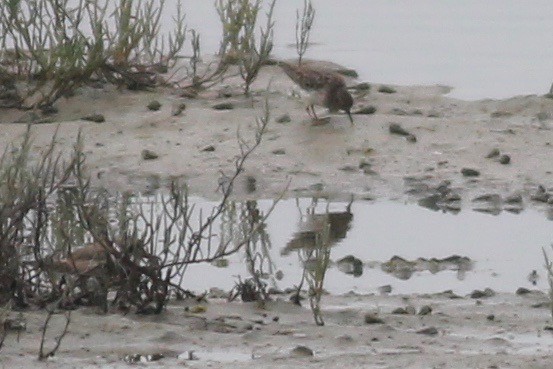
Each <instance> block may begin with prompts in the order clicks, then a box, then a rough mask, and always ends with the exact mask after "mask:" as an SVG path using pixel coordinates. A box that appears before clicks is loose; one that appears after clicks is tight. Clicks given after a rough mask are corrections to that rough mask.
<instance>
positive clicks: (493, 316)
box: [486, 314, 495, 322]
mask: <svg viewBox="0 0 553 369" xmlns="http://www.w3.org/2000/svg"><path fill="white" fill-rule="evenodd" d="M486 319H487V320H489V321H490V322H493V321H494V320H495V315H493V314H490V315H488V316H487V317H486Z"/></svg>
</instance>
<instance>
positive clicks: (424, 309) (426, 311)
mask: <svg viewBox="0 0 553 369" xmlns="http://www.w3.org/2000/svg"><path fill="white" fill-rule="evenodd" d="M430 313H432V308H431V307H430V306H428V305H424V306H422V307H421V308H420V309H419V315H428V314H430Z"/></svg>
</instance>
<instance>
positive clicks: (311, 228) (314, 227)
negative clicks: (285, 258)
mask: <svg viewBox="0 0 553 369" xmlns="http://www.w3.org/2000/svg"><path fill="white" fill-rule="evenodd" d="M352 203H353V197H352V199H351V200H350V202H349V203H348V205H347V206H346V209H345V211H340V212H338V211H329V210H328V206H329V204H328V203H327V208H326V211H325V212H324V213H316V212H315V208H316V207H317V199H316V198H314V199H313V200H312V201H311V204H310V205H309V206H308V207H307V209H306V212H305V214H303V213H302V210H301V208H300V206H299V201H298V209H299V211H300V222H299V224H298V228H299V230H298V231H297V232H295V233H294V235H293V236H292V239H291V240H290V241H288V243H287V244H286V246H285V247H284V248H283V249H282V251H281V255H289V254H290V252H292V251H297V250H300V249H314V248H316V247H317V245H318V244H319V243H318V240H319V239H320V238H321V236H322V234H323V233H324V232H325V230H326V229H328V240H327V241H328V246H334V245H335V244H336V243H337V242H338V241H340V240H343V239H344V238H346V235H347V232H348V231H349V230H350V228H351V222H352V220H353V213H352V212H351V205H352Z"/></svg>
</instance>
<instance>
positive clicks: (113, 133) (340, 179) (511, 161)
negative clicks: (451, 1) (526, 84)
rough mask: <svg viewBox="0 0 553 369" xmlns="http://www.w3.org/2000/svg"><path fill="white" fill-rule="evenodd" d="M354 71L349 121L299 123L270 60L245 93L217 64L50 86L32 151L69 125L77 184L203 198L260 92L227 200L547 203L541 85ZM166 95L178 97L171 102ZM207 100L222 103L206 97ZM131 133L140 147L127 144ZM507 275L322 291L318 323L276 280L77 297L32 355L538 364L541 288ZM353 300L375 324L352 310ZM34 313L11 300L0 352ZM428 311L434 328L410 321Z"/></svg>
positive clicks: (300, 112)
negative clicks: (493, 96)
mask: <svg viewBox="0 0 553 369" xmlns="http://www.w3.org/2000/svg"><path fill="white" fill-rule="evenodd" d="M358 82H359V81H354V80H350V81H349V84H350V85H351V86H352V87H355V86H358ZM267 86H270V87H269V90H268V91H267ZM370 87H371V88H370V90H369V91H367V90H364V89H360V88H359V89H357V90H355V89H353V90H352V91H353V92H354V97H355V108H354V111H356V112H358V113H363V112H364V114H356V115H354V120H355V124H354V125H353V126H351V125H350V123H349V120H348V118H347V116H345V115H333V116H330V119H329V121H328V123H327V124H325V125H322V126H312V125H311V122H310V121H309V119H308V117H307V115H306V114H305V111H304V109H303V105H302V103H301V102H300V100H299V99H298V98H297V97H296V94H297V91H295V87H294V85H293V83H292V82H291V81H290V80H288V78H287V77H286V76H285V75H284V73H282V72H281V71H280V70H279V69H278V68H277V67H273V66H270V67H267V68H265V69H264V70H263V71H262V73H261V75H260V77H259V78H258V80H257V81H256V82H255V83H254V85H253V94H252V96H251V97H244V96H243V95H241V90H240V88H239V80H238V79H233V78H230V79H227V80H225V83H224V85H219V86H216V87H214V88H213V89H210V90H207V91H205V92H203V93H201V94H200V96H199V97H198V98H195V99H191V98H183V97H180V96H178V94H175V93H174V91H168V90H160V91H157V92H149V93H147V92H141V93H136V92H128V91H119V90H117V89H115V88H113V87H110V86H101V87H100V88H90V87H87V88H83V89H81V90H79V91H78V93H77V95H76V96H75V97H73V98H71V99H70V100H60V101H59V102H58V103H57V104H56V107H57V108H58V110H59V111H58V112H57V113H56V114H54V115H50V116H47V117H41V119H42V118H44V121H43V122H42V123H40V124H33V125H32V126H31V132H32V135H33V138H34V142H33V152H34V154H38V153H39V152H40V151H41V150H44V149H45V148H46V147H47V145H48V144H49V142H50V140H51V137H52V135H53V134H54V132H56V130H57V137H58V140H57V141H58V144H59V147H60V148H61V149H63V150H65V151H66V152H68V151H70V150H71V148H72V147H73V145H74V143H75V139H76V137H77V134H78V132H79V131H81V132H82V135H83V138H84V152H85V153H86V155H87V166H88V170H89V171H90V173H91V176H92V181H93V184H94V185H97V186H102V187H105V188H107V189H109V190H111V191H128V190H130V191H134V192H146V193H149V192H153V191H164V189H165V188H166V186H167V185H168V183H169V182H170V181H171V180H172V179H179V180H181V181H183V182H186V183H187V185H188V186H189V189H190V194H192V195H194V196H200V197H203V198H205V199H210V200H215V199H217V198H218V196H219V193H218V192H217V187H218V183H219V182H218V181H219V178H220V176H221V171H222V172H224V173H229V174H230V173H231V172H232V170H233V168H234V159H235V157H236V155H237V154H238V153H239V148H238V141H237V132H239V134H240V135H241V137H243V138H245V139H246V140H251V139H252V137H253V135H254V132H255V118H256V117H259V116H261V115H262V114H263V112H262V111H263V106H264V104H265V99H266V98H267V99H268V101H269V105H270V107H271V121H270V124H269V126H268V131H267V132H266V133H265V135H264V137H263V142H262V143H261V145H260V146H259V148H258V149H257V150H256V151H255V152H254V154H253V155H252V156H251V157H250V158H249V159H248V161H247V162H246V166H245V171H244V173H243V174H242V175H241V176H240V177H239V178H238V182H237V183H236V185H235V187H234V192H233V196H234V197H235V198H236V199H269V198H276V197H278V196H280V195H282V194H283V193H284V197H285V198H294V197H322V198H327V199H329V200H331V201H337V200H343V201H346V200H349V198H350V196H351V194H353V195H354V197H355V199H357V200H372V199H391V200H394V201H407V202H418V203H419V204H420V205H422V206H425V207H428V208H431V209H433V210H441V211H451V212H456V211H459V210H461V209H467V208H472V209H478V210H479V211H484V212H489V213H491V214H495V213H497V212H501V211H504V210H506V211H511V212H515V213H516V212H520V211H522V210H524V209H525V208H527V207H536V208H538V209H540V210H542V211H544V212H545V213H546V214H547V215H548V216H549V217H551V215H550V214H551V213H552V211H551V209H552V204H553V183H552V182H553V178H552V174H553V161H551V160H550V159H551V155H552V154H553V147H552V143H553V134H552V133H551V125H552V123H553V118H552V117H553V100H552V99H550V98H548V97H544V96H535V95H534V96H518V97H513V98H510V99H506V100H481V101H462V100H457V99H452V98H449V97H448V96H447V93H448V92H449V91H450V88H448V87H445V86H384V85H381V84H378V83H374V84H373V83H371V86H370ZM153 100H157V101H159V102H160V103H161V108H160V109H159V110H157V111H151V110H149V109H148V108H147V105H148V104H149V103H150V102H152V101H153ZM182 104H185V105H186V108H185V109H184V110H183V111H182V113H181V114H179V115H175V114H174V113H175V111H174V110H175V108H176V107H178V106H180V105H182ZM221 104H223V106H226V107H227V108H226V109H220V108H221ZM217 106H218V108H216V107H217ZM29 114H30V112H21V111H16V110H4V111H1V112H0V123H1V124H0V149H1V150H6V149H7V148H8V147H9V145H10V144H14V145H15V147H17V140H18V138H20V137H22V136H23V134H24V132H25V130H26V129H27V126H26V124H25V122H28V120H29ZM91 114H102V115H103V116H104V117H105V122H101V123H94V122H90V121H84V120H82V119H81V118H82V117H84V116H87V115H91ZM16 121H19V123H15V122H16ZM145 149H147V150H150V152H151V153H153V154H155V155H153V156H152V157H149V158H145V157H144V155H143V150H145ZM154 156H155V157H154ZM252 183H254V184H255V185H254V186H252ZM517 287H518V286H513V293H500V294H496V295H494V296H489V297H484V298H479V299H473V298H470V297H468V296H461V297H460V298H455V299H454V298H451V296H450V295H446V294H436V295H417V294H410V295H389V296H377V295H356V294H346V295H343V296H331V295H329V296H325V298H324V300H323V304H322V306H323V314H324V316H325V318H326V320H327V325H326V326H325V327H322V328H321V327H316V326H315V325H314V323H313V320H312V316H311V312H310V311H309V309H308V308H307V307H304V308H299V307H297V306H294V305H292V304H291V303H290V302H288V300H287V297H283V296H277V297H275V299H274V301H273V302H270V303H269V304H268V305H267V306H266V307H265V309H260V308H259V307H258V306H256V305H255V304H244V303H239V302H233V303H227V302H226V301H225V300H221V299H216V298H213V299H211V300H210V301H209V302H208V303H206V311H205V312H203V309H201V311H200V310H198V312H197V313H190V310H187V309H186V306H185V305H189V304H191V302H184V303H183V302H179V303H172V304H171V305H170V306H169V307H168V309H167V312H165V313H164V314H161V315H160V316H146V317H142V316H137V315H134V314H130V315H128V316H122V315H121V314H119V313H117V314H115V313H114V314H108V315H106V316H104V317H102V318H101V319H99V318H98V316H97V315H96V313H95V311H94V310H93V309H91V308H90V309H89V308H82V309H79V310H77V311H75V312H74V314H73V319H74V321H73V323H72V325H71V327H70V330H69V334H68V337H67V339H66V341H65V342H64V343H63V344H62V348H61V349H60V351H59V353H58V355H57V356H56V357H55V358H53V359H51V360H49V361H47V362H45V363H43V364H41V366H44V367H52V368H54V367H55V368H70V367H75V366H79V367H82V368H94V367H110V368H119V367H128V365H129V363H128V362H125V357H126V356H127V355H132V354H144V355H147V354H154V353H164V356H165V358H164V359H162V360H161V361H159V362H152V363H148V364H138V365H147V366H148V367H182V366H183V365H184V366H193V367H208V366H209V367H213V368H218V367H228V365H229V361H231V362H232V361H234V360H236V361H237V363H236V364H232V365H239V366H240V367H254V366H255V367H261V368H276V367H290V366H296V365H304V366H308V367H322V368H334V367H336V366H338V365H340V366H343V365H347V366H349V367H352V368H357V367H359V368H361V367H364V368H365V367H374V368H397V367H403V368H427V367H447V368H500V367H506V366H511V367H517V368H549V367H550V357H551V353H552V352H553V338H552V336H551V330H550V329H549V328H548V327H550V325H551V324H552V323H551V316H550V310H549V308H548V306H547V304H545V301H546V295H545V293H544V292H541V291H534V292H531V293H529V294H526V295H524V296H522V295H515V293H514V291H515V290H516V288H517ZM193 305H195V303H193ZM406 306H413V307H414V308H415V311H416V312H418V311H419V310H420V308H421V307H423V306H429V307H430V308H431V313H429V314H428V315H417V314H414V315H413V314H396V313H393V311H394V310H395V309H397V308H399V307H406ZM189 307H190V306H189ZM409 311H410V310H409ZM367 313H372V314H376V315H377V316H378V317H379V318H380V319H382V320H383V322H381V323H378V324H370V325H367V324H366V314H367ZM13 314H14V315H17V313H13ZM45 315H46V314H45V313H44V312H43V311H30V312H25V313H24V316H25V318H26V320H27V328H26V330H25V332H24V333H22V334H21V335H20V341H19V342H17V341H16V338H17V336H16V335H15V334H10V336H9V337H8V339H7V341H6V346H5V347H4V348H3V349H2V352H0V355H1V356H0V362H1V365H4V366H6V367H22V368H27V367H34V366H36V365H37V364H36V350H37V347H38V344H39V342H40V326H41V324H42V322H43V320H44V317H45ZM59 317H61V315H60V316H59ZM276 317H278V319H276ZM60 322H61V320H60ZM431 327H433V328H435V330H426V331H425V332H426V333H421V330H425V329H426V328H431ZM297 346H306V347H308V348H309V349H310V350H312V351H313V355H311V354H309V353H308V351H306V350H297V351H294V348H295V347H297ZM188 351H195V352H196V356H197V358H198V360H188V359H186V358H187V357H188V356H187V355H188V354H185V353H186V352H188ZM206 352H207V353H210V352H211V353H213V352H230V354H228V355H227V356H225V354H222V356H221V355H219V356H213V355H212V356H211V359H210V356H209V354H207V355H205V356H204V357H202V355H203V353H206ZM179 355H180V356H179ZM233 355H234V356H233ZM214 357H215V358H214Z"/></svg>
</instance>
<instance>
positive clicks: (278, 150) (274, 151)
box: [272, 149, 286, 155]
mask: <svg viewBox="0 0 553 369" xmlns="http://www.w3.org/2000/svg"><path fill="white" fill-rule="evenodd" d="M272 153H273V154H275V155H284V154H286V150H284V149H276V150H273V151H272Z"/></svg>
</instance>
